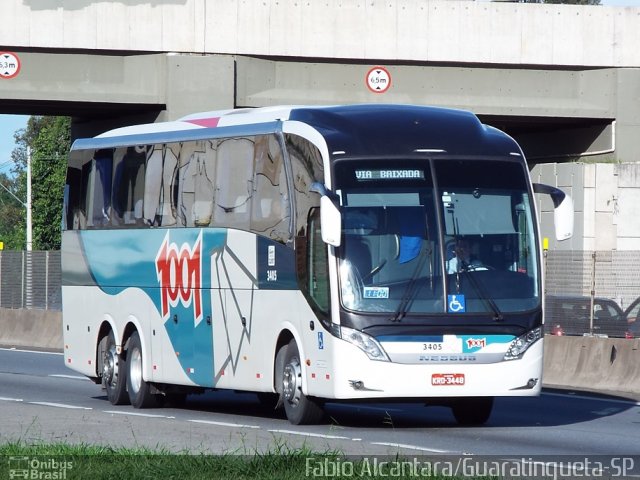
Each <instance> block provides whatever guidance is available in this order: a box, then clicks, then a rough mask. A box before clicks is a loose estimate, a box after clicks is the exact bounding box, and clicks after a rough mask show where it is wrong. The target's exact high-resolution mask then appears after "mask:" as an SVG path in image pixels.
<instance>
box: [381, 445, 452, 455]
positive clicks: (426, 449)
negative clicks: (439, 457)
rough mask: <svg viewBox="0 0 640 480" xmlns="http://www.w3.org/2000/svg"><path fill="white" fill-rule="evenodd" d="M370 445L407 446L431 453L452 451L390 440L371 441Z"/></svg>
mask: <svg viewBox="0 0 640 480" xmlns="http://www.w3.org/2000/svg"><path fill="white" fill-rule="evenodd" d="M371 444H372V445H382V446H383V447H395V448H407V449H411V450H420V451H423V452H433V453H453V452H452V451H450V450H438V449H437V448H427V447H420V446H418V445H406V444H404V443H390V442H371Z"/></svg>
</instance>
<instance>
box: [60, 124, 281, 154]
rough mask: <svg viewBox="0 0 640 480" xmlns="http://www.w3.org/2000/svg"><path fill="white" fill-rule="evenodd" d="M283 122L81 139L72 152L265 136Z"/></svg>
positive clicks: (278, 129) (278, 127) (77, 141)
mask: <svg viewBox="0 0 640 480" xmlns="http://www.w3.org/2000/svg"><path fill="white" fill-rule="evenodd" d="M281 128H282V122H265V123H255V124H250V125H231V126H228V127H218V128H192V129H187V130H172V131H168V132H149V133H136V134H133V135H119V136H115V137H96V138H81V139H78V140H76V141H75V142H73V146H72V147H71V150H72V151H73V150H88V149H100V148H116V147H127V146H134V145H158V144H162V143H175V142H187V141H193V140H206V139H214V138H226V137H241V136H249V135H264V134H267V133H274V132H277V131H280V130H281Z"/></svg>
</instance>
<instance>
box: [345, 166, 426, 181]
mask: <svg viewBox="0 0 640 480" xmlns="http://www.w3.org/2000/svg"><path fill="white" fill-rule="evenodd" d="M355 172H356V179H357V180H358V181H367V180H424V171H423V170H416V169H395V170H356V171H355Z"/></svg>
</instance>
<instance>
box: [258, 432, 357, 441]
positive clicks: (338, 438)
mask: <svg viewBox="0 0 640 480" xmlns="http://www.w3.org/2000/svg"><path fill="white" fill-rule="evenodd" d="M269 432H271V433H286V434H288V435H302V436H304V437H317V438H328V439H330V440H351V439H350V438H349V437H342V436H340V435H324V434H322V433H310V432H296V431H294V430H269Z"/></svg>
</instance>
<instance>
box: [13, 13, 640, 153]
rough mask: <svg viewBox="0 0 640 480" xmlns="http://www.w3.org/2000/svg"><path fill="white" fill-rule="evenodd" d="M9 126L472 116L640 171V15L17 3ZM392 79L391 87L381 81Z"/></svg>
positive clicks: (538, 143) (540, 146) (90, 129)
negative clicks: (66, 118) (386, 109)
mask: <svg viewBox="0 0 640 480" xmlns="http://www.w3.org/2000/svg"><path fill="white" fill-rule="evenodd" d="M2 3H3V18H4V22H3V24H4V26H3V28H2V29H1V30H0V45H3V47H2V50H7V51H11V52H14V53H16V54H17V55H18V56H19V58H20V60H21V70H20V72H19V73H18V75H16V76H15V77H13V78H10V79H3V80H0V99H1V100H2V102H1V103H0V113H27V114H58V115H71V116H73V118H74V135H93V134H96V133H99V132H101V131H104V130H106V129H108V128H112V127H114V126H120V125H123V124H130V123H134V122H144V121H156V120H167V119H175V118H178V117H180V116H182V115H184V114H186V113H191V112H194V111H201V110H208V109H216V108H229V107H236V106H237V107H240V106H263V105H272V104H279V103H296V104H300V103H323V104H324V103H343V102H385V103H392V102H400V103H418V104H433V105H443V106H453V107H461V108H466V109H470V110H472V111H474V112H476V113H477V114H479V115H480V116H481V117H482V118H483V120H484V121H486V122H488V123H491V124H494V125H496V126H498V127H500V128H502V129H504V130H506V131H507V132H509V133H511V134H512V135H514V136H515V137H516V138H517V139H518V140H519V141H520V142H521V144H522V145H523V147H524V149H525V152H526V153H527V154H528V156H529V158H530V160H531V161H532V162H543V161H544V162H548V161H553V160H558V159H559V160H564V159H567V158H577V157H580V156H583V155H595V156H596V158H597V159H599V160H605V161H609V160H616V161H625V162H629V161H638V160H640V153H639V150H640V149H638V148H637V138H639V137H640V50H639V49H638V48H637V47H638V45H640V28H639V27H640V8H614V7H604V6H569V5H545V4H515V3H490V2H473V1H455V0H451V1H441V0H394V1H392V2H390V1H386V2H383V1H380V0H367V1H365V0H351V1H342V0H325V1H322V2H315V1H314V2H312V1H309V0H303V1H301V0H265V1H261V2H257V1H254V0H225V1H224V2H222V1H220V2H218V1H217V2H215V3H214V2H210V1H206V0H155V1H151V2H150V1H143V0H120V1H92V0H4V1H3V2H2ZM376 65H381V66H384V67H386V69H387V70H388V72H389V74H390V76H391V86H390V88H389V89H388V90H387V91H386V92H385V93H373V92H372V91H370V90H369V88H368V87H367V86H366V82H365V77H366V75H367V72H368V71H369V70H370V68H371V67H372V66H376Z"/></svg>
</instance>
